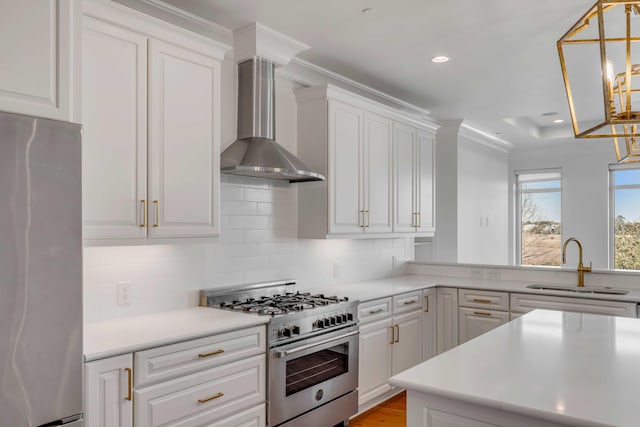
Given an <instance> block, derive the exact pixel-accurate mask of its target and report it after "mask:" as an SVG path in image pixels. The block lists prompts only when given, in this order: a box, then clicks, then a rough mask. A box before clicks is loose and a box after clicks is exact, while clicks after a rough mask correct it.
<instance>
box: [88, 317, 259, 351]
mask: <svg viewBox="0 0 640 427" xmlns="http://www.w3.org/2000/svg"><path fill="white" fill-rule="evenodd" d="M268 321H269V318H268V317H267V316H253V315H247V314H242V313H236V312H233V311H226V310H218V309H216V308H208V307H193V308H187V309H183V310H175V311H166V312H161V313H154V314H148V315H144V316H135V317H127V318H121V319H114V320H106V321H101V322H95V323H87V324H85V325H84V334H83V335H84V358H85V361H86V362H88V361H91V360H96V359H102V358H105V357H110V356H116V355H119V354H124V353H129V352H132V351H139V350H143V349H147V348H151V347H158V346H162V345H167V344H172V343H175V342H179V341H186V340H190V339H195V338H202V337H205V336H208V335H215V334H219V333H223V332H229V331H233V330H237V329H243V328H250V327H252V326H257V325H262V324H265V323H267V322H268Z"/></svg>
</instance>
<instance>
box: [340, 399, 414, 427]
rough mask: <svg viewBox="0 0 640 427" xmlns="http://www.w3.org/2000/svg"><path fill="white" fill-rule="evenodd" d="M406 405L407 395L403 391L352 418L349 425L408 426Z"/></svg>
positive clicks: (354, 426) (356, 426) (364, 426)
mask: <svg viewBox="0 0 640 427" xmlns="http://www.w3.org/2000/svg"><path fill="white" fill-rule="evenodd" d="M406 406H407V395H406V393H405V392H402V393H400V394H398V395H397V396H394V397H392V398H391V399H389V400H387V401H386V402H384V403H381V404H380V405H378V406H375V407H373V408H371V409H369V410H368V411H367V412H365V413H364V414H362V415H360V416H358V417H357V418H354V419H352V420H351V421H350V422H349V427H406V425H407V412H406Z"/></svg>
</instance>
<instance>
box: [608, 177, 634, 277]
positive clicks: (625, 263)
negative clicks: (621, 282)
mask: <svg viewBox="0 0 640 427" xmlns="http://www.w3.org/2000/svg"><path fill="white" fill-rule="evenodd" d="M610 173H611V181H610V182H611V190H612V191H611V211H612V212H611V226H612V232H611V236H612V237H613V239H612V250H611V255H612V258H613V259H612V262H611V264H612V265H613V268H615V269H620V270H640V166H636V167H635V168H631V167H628V166H626V165H615V166H611V167H610Z"/></svg>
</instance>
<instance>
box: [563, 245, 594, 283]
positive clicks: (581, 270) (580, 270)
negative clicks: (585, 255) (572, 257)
mask: <svg viewBox="0 0 640 427" xmlns="http://www.w3.org/2000/svg"><path fill="white" fill-rule="evenodd" d="M571 241H573V242H576V244H577V245H578V249H579V251H580V253H579V258H578V286H580V287H582V286H584V273H585V272H587V273H588V272H590V271H591V262H589V267H585V266H584V265H582V244H581V243H580V240H578V239H576V238H575V237H569V238H568V239H567V240H565V242H564V244H563V245H562V263H563V264H566V263H567V245H568V244H569V242H571Z"/></svg>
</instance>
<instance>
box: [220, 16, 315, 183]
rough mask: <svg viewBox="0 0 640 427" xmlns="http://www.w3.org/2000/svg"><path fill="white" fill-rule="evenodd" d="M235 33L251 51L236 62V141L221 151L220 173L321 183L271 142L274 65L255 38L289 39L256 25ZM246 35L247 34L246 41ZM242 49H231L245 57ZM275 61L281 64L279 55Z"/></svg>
mask: <svg viewBox="0 0 640 427" xmlns="http://www.w3.org/2000/svg"><path fill="white" fill-rule="evenodd" d="M238 33H239V34H234V38H238V39H239V40H240V42H243V41H246V40H250V42H251V43H252V44H251V46H252V48H253V51H252V52H250V53H249V54H248V56H249V59H246V58H243V60H242V61H239V63H238V139H237V140H236V141H235V142H233V143H232V144H231V145H230V146H229V147H227V149H225V150H224V151H223V152H222V155H221V157H220V171H221V172H222V173H224V174H230V175H242V176H251V177H257V178H267V179H278V180H286V181H289V182H304V181H322V180H324V176H322V175H321V174H319V173H317V172H314V171H312V170H311V169H310V168H309V167H307V165H305V164H304V163H303V162H302V161H300V159H298V158H297V157H296V156H294V155H293V154H291V153H290V152H289V151H287V150H286V149H285V148H284V147H282V146H281V145H280V144H278V143H277V142H276V141H275V110H276V108H275V107H276V98H275V68H276V63H275V62H274V61H272V60H270V59H268V58H266V57H263V56H261V55H260V52H258V49H257V47H261V46H262V45H261V44H260V43H259V42H260V40H257V37H258V36H260V35H261V34H266V35H267V36H269V37H268V38H267V39H268V40H269V41H270V42H272V41H273V40H274V38H275V37H274V35H277V36H278V37H280V39H281V40H285V41H286V42H287V43H289V44H291V39H288V38H286V36H283V35H280V34H278V33H276V32H275V31H273V30H270V29H268V28H266V27H264V26H261V25H260V24H254V25H253V26H250V27H248V28H246V29H243V30H240V31H239V32H238ZM247 33H250V34H249V38H247ZM252 37H253V39H251V38H252ZM242 48H243V46H240V48H238V46H234V50H237V51H238V52H241V54H244V56H245V57H246V56H247V54H246V52H245V51H244V50H243V49H242ZM307 48H308V46H307ZM263 50H264V49H263ZM291 56H292V55H291ZM278 59H279V60H280V62H279V65H281V64H282V56H280V57H279V58H278ZM287 62H288V60H287Z"/></svg>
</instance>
